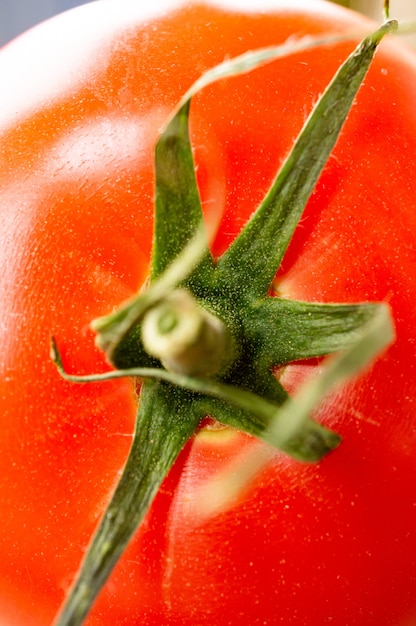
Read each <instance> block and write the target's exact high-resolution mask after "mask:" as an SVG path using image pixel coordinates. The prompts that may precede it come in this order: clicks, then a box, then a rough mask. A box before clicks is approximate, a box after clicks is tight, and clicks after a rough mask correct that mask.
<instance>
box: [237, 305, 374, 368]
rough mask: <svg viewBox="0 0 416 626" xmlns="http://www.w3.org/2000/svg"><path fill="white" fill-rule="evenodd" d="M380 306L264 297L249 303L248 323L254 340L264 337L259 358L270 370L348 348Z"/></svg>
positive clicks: (247, 325) (246, 319)
mask: <svg viewBox="0 0 416 626" xmlns="http://www.w3.org/2000/svg"><path fill="white" fill-rule="evenodd" d="M378 307H379V305H378V304H373V303H370V304H366V303H364V304H321V303H313V302H299V301H297V300H286V299H283V298H265V299H261V300H257V301H254V302H252V303H250V305H249V306H248V307H247V312H246V318H245V323H246V327H247V328H248V329H249V332H250V333H251V334H253V335H254V337H255V336H256V335H261V336H262V337H264V341H263V344H262V346H261V349H260V350H259V353H258V357H257V358H258V360H260V361H261V362H262V364H263V366H264V367H270V366H271V365H274V366H278V365H283V364H284V363H289V362H291V361H299V360H302V359H310V358H313V357H320V356H324V355H326V354H331V353H333V352H339V351H341V350H346V349H348V348H349V347H350V346H351V345H353V344H354V342H355V341H356V340H357V338H358V337H359V335H360V334H361V332H362V329H363V328H364V326H365V325H366V324H367V323H368V322H369V321H370V320H371V319H373V317H374V315H376V313H377V310H378Z"/></svg>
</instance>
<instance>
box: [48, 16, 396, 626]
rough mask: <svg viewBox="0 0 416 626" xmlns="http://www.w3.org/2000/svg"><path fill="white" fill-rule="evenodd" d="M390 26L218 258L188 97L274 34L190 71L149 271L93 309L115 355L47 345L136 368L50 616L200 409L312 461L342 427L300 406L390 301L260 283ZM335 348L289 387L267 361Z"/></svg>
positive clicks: (165, 136)
mask: <svg viewBox="0 0 416 626" xmlns="http://www.w3.org/2000/svg"><path fill="white" fill-rule="evenodd" d="M396 26H397V24H396V23H395V22H389V23H387V24H385V25H383V26H382V27H381V28H380V29H378V30H377V31H376V32H375V33H373V34H372V35H370V36H368V37H366V38H365V39H364V40H363V41H362V42H361V44H360V45H359V46H358V47H357V48H356V50H355V51H354V52H353V53H352V54H351V55H350V56H349V57H348V59H347V60H346V61H345V63H344V64H343V65H342V66H341V68H340V69H339V71H338V72H337V74H336V75H335V77H334V79H333V80H332V81H331V83H330V85H329V86H328V88H327V90H326V91H325V93H324V94H323V96H322V97H321V99H320V100H319V102H318V103H317V105H316V106H315V108H314V110H313V112H312V114H311V115H310V117H309V118H308V120H307V122H306V124H305V126H304V128H303V130H302V131H301V133H300V135H299V137H298V139H297V141H296V143H295V145H294V147H293V149H292V151H291V153H290V154H289V156H288V158H287V160H286V162H285V163H284V165H283V167H282V169H281V171H280V172H279V173H278V174H277V176H276V178H275V180H274V182H273V184H272V186H271V188H270V190H269V192H268V193H267V195H266V197H265V198H264V200H263V202H262V203H261V205H260V207H259V208H258V210H257V211H256V212H255V214H254V215H253V216H252V218H251V219H250V220H249V222H248V224H247V225H246V226H245V228H244V229H243V231H242V232H241V233H240V235H239V236H238V237H237V239H236V240H235V241H234V243H233V245H232V246H231V247H230V248H229V250H228V251H227V252H226V253H225V254H224V255H223V257H222V258H221V259H220V260H219V261H218V263H217V264H215V262H214V259H213V258H212V256H211V253H210V251H209V249H208V245H207V237H206V233H205V232H202V237H201V239H199V240H198V238H197V239H196V240H195V239H194V235H195V232H196V231H198V229H200V228H201V223H202V210H201V201H200V198H199V191H198V187H197V184H196V178H195V166H194V162H193V155H192V148H191V144H190V138H189V113H190V106H191V99H192V96H193V95H194V94H195V93H196V92H197V91H198V90H199V89H201V88H202V87H204V86H205V85H206V84H209V83H210V82H212V81H213V80H218V79H219V78H223V77H224V76H233V75H236V74H239V73H244V72H246V71H251V70H252V69H254V68H255V67H257V66H260V65H261V64H263V63H264V62H269V61H270V60H271V59H273V58H277V57H278V56H282V54H283V53H282V48H281V49H277V48H273V49H270V50H269V51H268V52H265V51H264V50H263V51H261V54H259V53H258V52H257V53H256V52H255V53H253V54H252V55H244V58H241V57H240V58H238V59H237V60H236V61H235V62H234V63H233V62H232V61H231V62H227V63H226V64H223V65H222V66H221V67H220V69H219V71H218V72H217V74H216V73H215V70H214V71H213V72H211V73H209V76H208V77H205V78H203V79H201V80H200V81H197V83H196V85H195V86H194V87H193V88H192V89H191V90H190V91H189V92H188V93H187V94H186V96H185V97H184V99H182V100H181V102H180V103H179V105H178V107H177V109H176V110H175V112H174V114H173V116H172V117H171V118H170V120H169V122H168V124H167V126H166V128H165V131H164V132H163V133H162V135H161V137H160V139H159V141H158V144H157V146H156V151H155V169H156V210H155V234H154V249H153V256H152V270H151V284H150V286H149V289H148V290H147V291H146V292H144V293H141V294H139V295H138V296H136V297H135V298H134V299H133V300H132V301H130V302H128V303H126V304H125V305H123V306H122V307H121V308H120V310H119V311H116V313H114V314H111V315H110V316H108V317H106V318H101V319H100V320H96V321H95V322H94V323H93V327H94V329H95V330H96V331H97V332H98V345H100V346H101V347H102V348H103V349H104V350H105V352H106V354H107V356H108V358H109V360H110V362H111V363H112V364H113V365H114V366H115V367H116V368H117V369H116V370H115V371H113V372H109V373H107V374H104V375H97V376H87V377H74V376H71V375H67V374H66V373H65V371H64V369H63V364H62V360H61V357H60V354H59V352H58V350H57V348H56V344H55V343H53V346H52V347H53V358H54V361H55V363H56V365H57V366H58V369H59V370H60V372H61V374H62V375H63V376H64V377H65V378H67V379H68V380H73V381H75V382H93V380H108V379H110V378H117V377H121V376H137V377H142V378H143V379H144V382H143V384H142V390H141V395H140V402H139V407H138V414H137V423H136V429H135V436H134V440H133V444H132V448H131V452H130V455H129V458H128V461H127V464H126V467H125V469H124V471H123V475H122V477H121V480H120V482H119V484H118V486H117V488H116V490H115V493H114V495H113V497H112V500H111V502H110V504H109V507H108V509H107V511H106V513H105V515H104V517H103V519H102V522H101V524H100V526H99V528H98V530H97V533H96V534H95V536H94V538H93V541H92V544H91V546H90V548H89V550H88V553H87V555H86V558H85V560H84V563H83V565H82V568H81V570H80V572H79V575H78V577H77V580H76V582H75V584H74V587H73V589H72V591H71V593H70V595H69V597H68V600H67V602H66V604H65V606H64V607H63V609H62V613H61V616H60V618H58V621H57V622H56V624H57V625H58V626H79V625H80V624H81V623H82V622H83V620H84V618H85V616H86V615H87V614H88V611H89V610H90V608H91V606H92V604H93V602H94V600H95V598H96V596H97V595H98V593H99V591H100V589H101V588H102V586H103V585H104V584H105V581H106V580H107V578H108V576H109V575H110V573H111V571H112V569H113V567H114V565H115V563H116V562H117V560H118V558H119V557H120V555H121V554H122V552H123V551H124V549H125V547H126V545H127V543H128V541H129V540H130V538H131V537H132V535H133V533H134V532H135V530H136V529H137V527H138V525H139V524H140V523H141V521H142V519H143V516H144V514H145V513H146V511H147V510H148V508H149V507H150V505H151V502H152V499H153V497H154V496H155V494H156V492H157V490H158V488H159V486H160V484H161V481H162V480H163V478H164V477H165V476H166V474H167V473H168V472H169V470H170V468H171V467H172V464H173V463H174V462H175V459H176V458H177V456H178V455H179V453H180V452H181V450H182V448H183V446H184V445H185V443H186V441H187V440H188V439H189V438H190V437H191V436H192V434H193V433H194V432H195V430H196V429H197V428H198V425H199V424H200V422H201V421H202V419H203V418H204V417H206V416H207V415H209V416H212V417H214V418H216V419H218V420H219V421H221V422H223V423H224V424H227V425H229V426H234V427H236V428H238V429H240V430H244V431H246V432H247V433H249V434H251V435H255V436H258V437H260V438H263V439H264V440H265V441H267V442H268V443H271V444H272V445H273V446H275V447H278V448H280V449H281V450H283V451H285V452H287V453H288V454H290V455H292V456H293V457H294V458H295V459H297V460H300V461H307V462H316V461H318V460H320V459H321V458H322V457H323V456H324V455H326V454H327V453H328V452H329V451H330V450H331V449H333V448H334V447H336V446H337V445H338V444H339V442H340V438H339V436H338V435H337V434H336V433H334V432H332V430H330V429H328V428H326V427H325V426H324V425H321V424H318V423H317V422H315V421H314V420H313V419H312V418H311V414H312V412H313V411H314V409H315V408H316V406H317V404H318V403H319V402H320V401H321V400H322V398H323V397H324V396H325V395H326V394H327V393H329V392H330V391H331V390H332V389H333V388H334V385H337V384H340V383H341V382H345V380H346V378H348V377H350V376H351V375H355V374H356V373H357V371H359V370H361V369H362V367H364V366H365V365H366V364H367V363H368V362H369V361H370V360H371V359H373V358H374V357H375V356H376V355H377V354H378V353H379V352H380V351H381V350H382V349H383V348H385V347H386V345H388V343H389V342H390V341H391V340H392V337H393V330H392V322H391V317H390V312H389V309H388V307H386V306H385V305H383V304H380V305H377V304H357V305H327V304H323V305H319V304H310V303H301V302H296V301H286V300H283V299H279V298H272V297H270V296H269V295H268V294H269V290H270V287H271V284H272V282H273V279H274V276H275V274H276V272H277V270H278V268H279V265H280V263H281V260H282V258H283V255H284V254H285V252H286V249H287V246H288V244H289V241H290V239H291V237H292V235H293V232H294V230H295V228H296V226H297V224H298V222H299V220H300V218H301V216H302V214H303V211H304V208H305V205H306V203H307V201H308V199H309V197H310V195H311V193H312V191H313V189H314V186H315V184H316V182H317V180H318V178H319V176H320V174H321V172H322V170H323V167H324V165H325V163H326V161H327V159H328V157H329V155H330V153H331V151H332V149H333V147H334V145H335V142H336V141H337V138H338V136H339V133H340V131H341V129H342V126H343V123H344V121H345V119H346V117H347V115H348V112H349V110H350V108H351V105H352V102H353V100H354V97H355V95H356V93H357V91H358V89H359V87H360V85H361V83H362V81H363V79H364V77H365V75H366V72H367V70H368V68H369V66H370V64H371V61H372V58H373V56H374V53H375V51H376V48H377V45H378V43H379V42H380V40H381V39H382V37H383V36H384V35H385V34H386V33H388V32H391V31H392V30H393V29H395V28H396ZM283 48H285V47H283ZM285 49H286V50H287V48H285ZM195 241H197V244H195ZM188 261H190V263H189V264H188ZM184 290H185V291H184ZM183 294H186V296H185V297H184V295H183ZM190 294H192V295H190ZM184 303H185V304H184ZM185 309H186V312H185ZM189 311H190V314H189V318H186V316H187V315H188V313H189ZM184 319H188V323H189V320H191V321H192V325H193V327H194V330H193V331H192V332H191V334H190V336H191V339H190V340H188V339H186V340H185V341H184V337H186V334H187V332H188V330H189V329H187V328H186V326H187V325H188V323H187V322H185V323H184V324H183V320H184ZM182 324H183V326H184V328H182V330H181V333H180V335H181V337H180V341H179V348H177V347H175V346H174V348H172V341H170V343H169V341H168V342H167V345H168V348H167V350H165V348H163V349H162V350H160V347H158V345H157V344H158V341H159V340H160V339H166V338H167V337H169V336H170V337H169V338H170V339H172V335H173V334H174V332H175V330H177V329H178V328H181V327H182ZM149 327H150V330H149ZM182 331H183V332H182ZM194 331H195V332H194ZM155 345H156V347H155ZM230 346H231V348H230ZM339 350H341V351H342V352H341V353H340V355H338V356H337V357H334V359H333V360H332V361H329V362H328V363H325V364H324V374H323V375H322V376H318V377H316V378H315V377H314V378H313V379H312V380H311V381H308V383H307V384H306V386H305V387H304V388H303V387H302V388H301V390H300V391H299V394H298V395H296V397H295V398H289V397H288V394H287V392H286V390H285V389H284V388H283V386H282V385H281V383H280V382H279V380H278V379H277V377H276V376H274V375H273V367H274V366H275V365H282V364H284V363H287V362H289V361H291V360H296V359H300V358H307V357H313V356H322V355H323V354H326V353H328V352H336V351H339ZM201 362H202V365H201ZM164 366H166V368H165V367H164ZM195 373H197V374H199V377H195ZM184 374H185V375H184ZM188 374H192V376H189V375H188Z"/></svg>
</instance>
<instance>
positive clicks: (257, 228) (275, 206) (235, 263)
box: [216, 22, 397, 297]
mask: <svg viewBox="0 0 416 626" xmlns="http://www.w3.org/2000/svg"><path fill="white" fill-rule="evenodd" d="M395 27H397V24H396V22H389V23H387V24H385V25H383V26H382V27H381V28H380V29H379V30H378V31H376V32H375V33H373V34H372V35H369V36H368V37H366V38H365V39H364V40H363V42H362V43H361V44H360V45H359V46H358V48H357V49H356V50H355V51H354V52H353V54H351V55H350V56H349V58H348V59H347V60H346V62H345V63H343V65H341V67H340V68H339V70H338V72H337V73H336V74H335V76H334V78H333V79H332V81H331V82H330V84H329V85H328V87H327V88H326V90H325V92H324V94H323V95H322V96H321V98H320V99H319V101H318V103H317V105H316V106H315V108H314V109H313V111H312V113H311V114H310V116H309V118H308V119H307V121H306V123H305V125H304V127H303V129H302V131H301V133H300V135H299V136H298V139H297V140H296V143H295V145H294V146H293V148H292V150H291V152H290V154H289V156H288V157H287V159H286V161H285V163H284V164H283V166H282V168H281V169H280V171H279V173H278V174H277V176H276V178H275V180H274V182H273V184H272V186H271V188H270V190H269V191H268V193H267V195H266V196H265V198H264V200H263V202H262V203H261V205H260V207H259V209H258V210H257V211H256V213H255V214H254V216H253V217H252V218H251V220H250V221H249V223H248V224H247V225H246V226H245V228H244V229H243V231H242V232H241V233H240V235H239V236H238V237H237V238H236V239H235V240H234V242H233V243H232V244H231V246H230V247H229V248H228V250H226V251H225V253H224V254H223V255H222V257H221V258H220V259H219V262H218V267H217V273H216V280H217V281H218V283H219V284H220V285H221V288H223V289H235V288H236V286H237V285H238V290H239V294H240V295H241V293H242V292H244V293H246V294H248V295H249V296H251V297H255V296H261V295H264V294H265V293H266V292H267V290H268V289H269V287H270V284H271V282H272V281H273V278H274V276H275V274H276V272H277V270H278V269H279V267H280V264H281V262H282V259H283V256H284V254H285V252H286V249H287V247H288V245H289V243H290V240H291V239H292V236H293V233H294V231H295V229H296V227H297V225H298V223H299V220H300V218H301V216H302V213H303V211H304V209H305V206H306V203H307V201H308V199H309V197H310V195H311V194H312V192H313V190H314V188H315V185H316V183H317V181H318V178H319V176H320V174H321V172H322V170H323V168H324V166H325V164H326V162H327V160H328V157H329V156H330V154H331V152H332V150H333V148H334V146H335V143H336V141H337V139H338V136H339V133H340V131H341V128H342V126H343V124H344V122H345V119H346V117H347V115H348V113H349V110H350V108H351V106H352V103H353V100H354V98H355V96H356V94H357V91H358V90H359V88H360V86H361V84H362V82H363V80H364V77H365V75H366V73H367V71H368V69H369V66H370V64H371V61H372V59H373V56H374V53H375V51H376V48H377V46H378V44H379V42H380V40H381V38H382V37H383V36H384V34H385V33H386V32H389V31H390V30H392V29H393V28H395ZM266 250H267V254H266V253H265V251H266Z"/></svg>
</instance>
